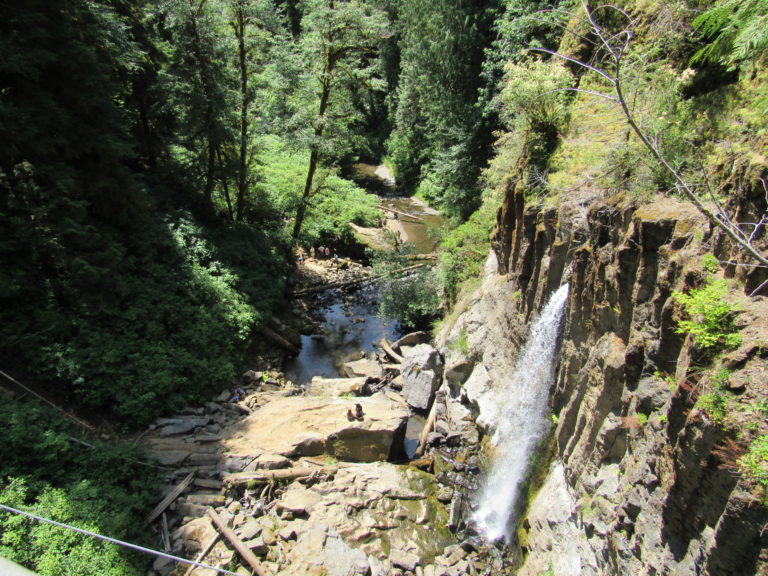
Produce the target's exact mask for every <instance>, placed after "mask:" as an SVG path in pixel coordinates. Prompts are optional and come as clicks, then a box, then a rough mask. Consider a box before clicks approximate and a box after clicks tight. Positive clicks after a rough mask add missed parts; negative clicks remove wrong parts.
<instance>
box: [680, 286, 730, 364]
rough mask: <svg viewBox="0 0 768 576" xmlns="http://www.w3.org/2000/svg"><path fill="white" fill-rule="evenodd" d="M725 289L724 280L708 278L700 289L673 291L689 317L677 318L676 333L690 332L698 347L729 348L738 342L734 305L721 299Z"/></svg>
mask: <svg viewBox="0 0 768 576" xmlns="http://www.w3.org/2000/svg"><path fill="white" fill-rule="evenodd" d="M727 292H728V283H727V282H726V281H725V280H724V279H719V278H709V279H708V280H707V283H706V285H705V286H704V287H703V288H699V289H693V290H690V291H689V292H688V294H683V293H681V292H677V291H675V292H674V294H673V297H674V298H675V300H677V301H678V302H680V303H681V304H682V305H683V306H684V307H685V311H686V313H687V314H688V316H689V319H687V320H680V321H679V322H678V326H677V329H676V332H677V333H678V334H691V335H692V336H693V339H694V342H695V343H696V345H697V346H698V347H699V348H700V349H702V350H711V351H715V350H722V349H731V348H735V347H737V346H739V344H741V335H740V334H739V333H738V332H737V328H736V326H735V322H734V320H735V313H736V312H737V311H738V307H736V306H734V305H733V304H730V303H728V302H726V301H725V300H723V298H725V295H726V294H727Z"/></svg>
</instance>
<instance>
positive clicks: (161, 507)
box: [144, 472, 195, 526]
mask: <svg viewBox="0 0 768 576" xmlns="http://www.w3.org/2000/svg"><path fill="white" fill-rule="evenodd" d="M194 477H195V473H194V472H190V473H189V474H188V475H187V477H186V478H184V480H182V481H181V482H180V483H179V485H178V486H176V488H174V489H173V490H172V491H171V493H170V494H168V496H166V497H165V498H163V499H162V500H161V501H160V504H158V505H157V506H155V508H154V509H153V510H152V512H150V513H149V514H147V517H146V518H145V519H144V526H146V525H147V524H151V523H152V522H153V521H154V520H155V519H156V518H157V517H158V516H160V514H162V513H163V512H165V509H166V508H168V506H170V505H171V502H173V501H174V500H176V498H178V497H179V495H180V494H181V493H182V492H184V490H186V488H187V486H189V485H190V484H191V483H192V479H193V478H194Z"/></svg>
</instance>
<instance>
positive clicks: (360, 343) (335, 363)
mask: <svg viewBox="0 0 768 576" xmlns="http://www.w3.org/2000/svg"><path fill="white" fill-rule="evenodd" d="M357 169H358V172H359V173H360V174H362V175H364V176H366V178H367V182H368V183H369V185H368V186H367V187H368V188H369V192H371V193H373V192H376V191H380V192H382V193H384V194H383V195H381V196H380V197H379V198H380V203H381V205H382V206H383V207H385V208H389V209H394V210H397V211H398V212H400V213H401V215H400V216H398V218H397V219H392V220H390V221H389V222H388V226H389V227H390V228H392V229H393V230H399V231H400V238H401V240H402V241H403V242H409V243H412V244H414V245H415V246H416V248H417V250H418V251H419V252H420V253H422V254H428V253H431V252H433V251H434V250H435V247H436V245H437V240H436V238H435V236H434V234H433V230H436V229H439V228H441V227H442V226H443V225H444V224H445V219H444V218H443V217H442V216H441V215H440V214H439V213H438V212H437V211H435V210H433V209H431V208H429V207H428V206H426V205H425V204H424V203H423V202H421V201H420V200H418V199H416V198H411V197H407V196H392V195H391V194H390V193H387V191H391V190H393V189H394V182H393V181H390V180H391V177H390V176H388V172H387V171H386V170H385V169H384V167H383V166H374V165H371V164H359V165H358V167H357ZM377 182H378V183H379V186H376V185H375V184H376V183H377ZM402 214H405V215H412V216H415V217H416V218H409V217H408V216H403V215H402ZM389 215H390V216H391V215H392V213H389ZM317 302H318V306H320V307H321V314H322V316H323V321H322V329H321V332H320V333H319V334H313V335H304V336H302V337H301V351H300V352H299V354H298V355H297V356H296V357H294V358H291V359H289V360H288V361H287V362H286V364H285V366H284V371H285V374H286V376H287V377H288V379H290V380H291V381H292V382H293V383H295V384H298V385H300V386H307V385H309V383H310V382H311V381H312V377H313V376H322V377H325V378H335V377H338V376H344V374H343V372H342V368H343V366H344V363H345V362H348V361H350V360H357V359H358V358H360V357H361V354H367V353H369V352H372V351H373V350H374V349H375V345H376V342H378V341H379V340H381V339H382V338H387V339H388V340H396V339H397V338H399V337H400V336H401V335H402V334H401V333H400V330H399V327H398V326H397V323H396V322H395V321H394V320H391V319H382V318H380V317H378V316H377V309H378V304H377V291H376V288H375V286H368V287H366V288H361V289H358V290H356V291H354V292H353V293H351V294H344V293H341V292H339V291H328V292H326V293H325V294H323V295H322V296H321V297H320V298H319V299H318V300H317Z"/></svg>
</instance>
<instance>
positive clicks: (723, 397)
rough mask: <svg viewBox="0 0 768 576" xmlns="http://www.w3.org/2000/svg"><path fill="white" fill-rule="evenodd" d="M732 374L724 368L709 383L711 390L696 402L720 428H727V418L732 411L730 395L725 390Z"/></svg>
mask: <svg viewBox="0 0 768 576" xmlns="http://www.w3.org/2000/svg"><path fill="white" fill-rule="evenodd" d="M729 377H730V372H729V371H728V370H727V369H725V368H723V369H722V370H720V371H719V372H718V373H717V374H715V376H714V377H712V378H711V379H710V381H709V389H708V390H707V391H706V392H705V393H704V394H702V395H701V396H699V398H698V399H697V400H696V407H697V408H699V409H701V410H704V411H705V412H706V413H707V415H708V416H709V417H710V419H711V420H712V422H713V423H714V424H715V425H716V426H719V427H720V428H725V427H726V418H727V416H728V411H729V409H730V404H729V401H728V400H729V399H728V393H727V391H726V389H725V386H726V384H727V383H728V379H729Z"/></svg>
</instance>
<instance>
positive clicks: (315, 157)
mask: <svg viewBox="0 0 768 576" xmlns="http://www.w3.org/2000/svg"><path fill="white" fill-rule="evenodd" d="M335 66H336V56H335V54H334V53H333V52H331V51H330V50H328V51H326V53H325V65H324V66H323V76H322V80H321V84H322V90H321V92H320V107H319V109H318V113H317V124H315V140H319V139H320V138H322V137H323V127H324V124H325V123H324V122H323V119H324V116H325V112H326V111H327V109H328V100H329V98H330V96H331V74H332V73H333V69H334V67H335ZM319 161H320V152H319V151H318V149H317V143H313V144H312V152H311V153H310V155H309V166H308V167H307V179H306V180H305V182H304V192H303V193H302V195H301V204H299V208H298V210H297V211H296V221H295V222H294V225H293V234H292V235H291V238H293V240H296V239H297V238H298V237H299V234H300V233H301V226H302V224H303V223H304V217H305V216H306V213H307V204H309V197H310V196H311V194H312V181H313V180H314V178H315V172H316V171H317V164H318V162H319Z"/></svg>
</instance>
